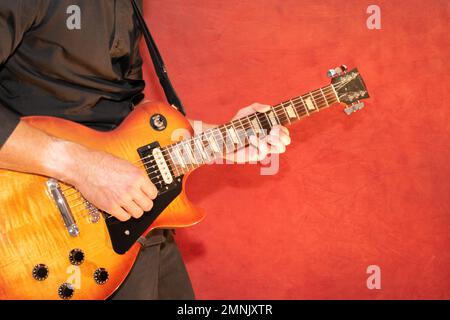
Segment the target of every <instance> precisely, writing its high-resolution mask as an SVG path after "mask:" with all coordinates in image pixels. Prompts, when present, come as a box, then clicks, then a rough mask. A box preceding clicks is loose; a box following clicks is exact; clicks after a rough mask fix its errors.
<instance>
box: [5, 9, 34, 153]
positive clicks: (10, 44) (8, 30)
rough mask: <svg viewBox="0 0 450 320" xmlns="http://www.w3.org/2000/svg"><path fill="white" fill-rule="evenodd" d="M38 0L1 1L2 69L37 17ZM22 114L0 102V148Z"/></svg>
mask: <svg viewBox="0 0 450 320" xmlns="http://www.w3.org/2000/svg"><path fill="white" fill-rule="evenodd" d="M39 5H40V2H39V1H38V0H1V1H0V69H1V68H2V67H3V65H4V64H5V62H6V61H7V60H8V58H9V57H10V56H11V55H12V54H13V52H14V51H15V50H16V49H17V47H18V46H19V44H20V42H21V41H22V39H23V36H24V34H25V32H26V31H28V30H29V29H30V28H31V27H32V26H33V23H34V21H35V19H36V17H37V13H38V12H39V11H40V10H39V9H40V8H39ZM19 121H20V116H19V115H18V114H17V113H15V112H14V111H12V110H11V109H9V108H8V107H7V106H4V105H3V104H2V103H1V102H0V148H1V147H2V146H3V144H4V143H5V142H6V140H7V139H8V138H9V136H10V135H11V133H12V132H13V131H14V129H15V128H16V127H17V125H18V123H19Z"/></svg>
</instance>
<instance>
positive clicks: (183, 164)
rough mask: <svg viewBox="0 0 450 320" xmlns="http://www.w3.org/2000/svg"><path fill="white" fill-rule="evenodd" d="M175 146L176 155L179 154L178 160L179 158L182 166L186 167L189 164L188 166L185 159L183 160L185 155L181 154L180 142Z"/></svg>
mask: <svg viewBox="0 0 450 320" xmlns="http://www.w3.org/2000/svg"><path fill="white" fill-rule="evenodd" d="M173 148H174V150H175V155H176V156H177V158H178V160H179V162H180V164H181V166H182V167H183V168H186V167H187V166H186V164H185V163H184V161H183V156H182V154H181V152H180V149H179V144H178V143H177V144H175V145H174V147H173Z"/></svg>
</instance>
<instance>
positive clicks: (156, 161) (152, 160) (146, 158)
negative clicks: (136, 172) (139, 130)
mask: <svg viewBox="0 0 450 320" xmlns="http://www.w3.org/2000/svg"><path fill="white" fill-rule="evenodd" d="M137 152H138V153H139V156H140V157H141V161H142V163H143V164H144V166H145V170H146V171H147V175H148V176H149V177H150V180H151V181H152V183H153V184H154V185H155V186H156V188H157V189H158V194H163V193H165V192H167V191H169V190H172V189H174V188H176V187H177V185H178V184H179V183H181V181H182V177H175V175H174V172H173V171H172V170H171V168H170V162H168V160H167V159H166V158H165V157H164V152H163V151H162V150H161V148H160V145H159V143H158V142H153V143H150V144H148V145H146V146H143V147H140V148H139V149H138V150H137Z"/></svg>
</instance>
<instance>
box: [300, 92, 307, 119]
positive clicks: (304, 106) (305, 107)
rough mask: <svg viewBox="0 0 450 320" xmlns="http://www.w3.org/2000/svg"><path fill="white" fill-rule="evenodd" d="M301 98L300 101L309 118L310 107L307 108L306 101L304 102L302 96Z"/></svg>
mask: <svg viewBox="0 0 450 320" xmlns="http://www.w3.org/2000/svg"><path fill="white" fill-rule="evenodd" d="M299 98H300V101H301V102H302V104H303V108H304V109H305V111H306V114H307V115H308V116H309V111H308V107H307V106H306V104H305V101H304V100H303V98H302V96H300V97H299Z"/></svg>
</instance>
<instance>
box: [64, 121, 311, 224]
mask: <svg viewBox="0 0 450 320" xmlns="http://www.w3.org/2000/svg"><path fill="white" fill-rule="evenodd" d="M304 114H306V112H305V113H304ZM304 114H303V115H304ZM196 165H199V164H198V163H197V164H196ZM193 166H194V165H193ZM78 200H79V201H80V202H79V203H77V204H75V203H74V202H75V201H78ZM68 202H71V205H70V206H71V209H75V208H76V207H78V206H81V205H85V206H86V205H87V204H89V202H87V201H86V200H85V199H84V197H82V196H81V197H79V198H77V199H72V200H70V201H68ZM86 202H87V203H86ZM84 210H88V211H89V209H88V208H81V211H84ZM96 210H98V209H96ZM79 211H80V210H77V211H76V212H75V211H74V212H75V213H77V212H79ZM89 215H90V212H88V213H87V214H84V215H83V217H86V216H89ZM107 218H109V217H107Z"/></svg>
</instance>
